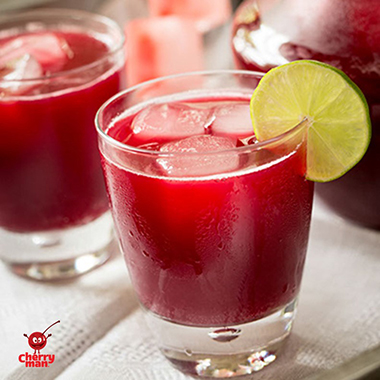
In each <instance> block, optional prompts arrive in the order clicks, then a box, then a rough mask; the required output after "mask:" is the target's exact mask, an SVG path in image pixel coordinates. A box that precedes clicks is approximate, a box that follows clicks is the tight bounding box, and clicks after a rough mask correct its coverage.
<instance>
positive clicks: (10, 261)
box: [0, 212, 114, 281]
mask: <svg viewBox="0 0 380 380" xmlns="http://www.w3.org/2000/svg"><path fill="white" fill-rule="evenodd" d="M113 238H114V236H113V230H112V220H111V217H110V215H109V213H108V212H107V213H106V214H104V215H102V216H101V217H100V218H98V219H96V220H95V221H93V222H91V223H88V224H86V225H84V226H80V227H76V228H71V229H65V230H58V231H49V232H39V233H32V234H20V233H11V232H8V231H4V230H0V240H1V241H2V243H4V244H2V245H1V248H0V258H1V259H2V260H3V262H4V263H5V264H6V265H7V266H8V267H9V268H10V270H11V271H13V272H14V273H16V274H17V275H20V276H23V277H28V278H31V279H34V280H40V281H53V280H63V279H69V278H73V277H76V276H79V275H82V274H84V273H87V272H88V271H90V270H92V269H95V268H97V267H99V266H100V265H102V264H104V263H105V262H106V261H107V260H108V259H109V257H110V256H111V252H112V249H111V246H113V244H112V242H113Z"/></svg>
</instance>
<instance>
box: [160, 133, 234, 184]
mask: <svg viewBox="0 0 380 380" xmlns="http://www.w3.org/2000/svg"><path fill="white" fill-rule="evenodd" d="M233 148H235V143H234V141H232V140H231V139H229V138H226V137H218V136H212V135H202V136H192V137H188V138H186V139H182V140H178V141H175V142H170V143H166V144H164V145H162V146H161V148H160V151H161V152H163V153H178V152H180V153H183V154H181V155H173V156H168V157H163V158H159V159H157V163H158V164H159V166H160V167H161V168H162V169H163V170H164V173H165V174H166V175H168V176H172V177H191V176H206V175H211V174H217V173H227V172H230V171H232V170H236V169H237V168H238V166H239V156H238V154H237V153H235V152H231V151H230V152H224V153H222V154H218V153H217V152H221V151H226V150H230V149H233ZM208 152H214V153H212V154H204V153H208ZM196 153H199V154H196ZM202 153H203V154H202Z"/></svg>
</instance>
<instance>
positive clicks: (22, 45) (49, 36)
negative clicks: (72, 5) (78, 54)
mask: <svg viewBox="0 0 380 380" xmlns="http://www.w3.org/2000/svg"><path fill="white" fill-rule="evenodd" d="M25 54H29V55H31V56H32V57H33V58H34V59H35V60H37V61H38V63H39V64H40V65H41V67H42V69H43V70H44V72H58V71H60V70H61V69H62V68H63V66H64V65H65V63H66V62H67V60H68V59H70V58H72V56H73V52H72V50H71V49H70V47H69V45H68V44H67V42H66V41H65V40H64V38H62V37H58V36H57V35H55V34H53V33H35V34H30V35H29V34H26V35H22V36H19V37H16V38H13V39H11V40H10V41H9V42H7V43H5V44H3V45H0V66H5V65H7V64H8V62H10V61H12V60H14V59H16V58H18V57H20V56H24V55H25Z"/></svg>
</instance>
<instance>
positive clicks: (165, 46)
mask: <svg viewBox="0 0 380 380" xmlns="http://www.w3.org/2000/svg"><path fill="white" fill-rule="evenodd" d="M125 34H126V49H127V80H128V85H129V86H131V85H134V84H137V83H140V82H143V81H146V80H149V79H154V78H158V77H161V76H165V75H170V74H178V73H181V72H188V71H197V70H202V69H203V46H202V36H201V34H200V33H199V32H198V31H197V30H196V29H195V27H194V25H193V23H191V22H189V21H187V20H182V19H180V18H178V17H175V16H169V17H152V18H144V19H134V20H132V21H130V22H129V23H128V24H127V25H126V27H125Z"/></svg>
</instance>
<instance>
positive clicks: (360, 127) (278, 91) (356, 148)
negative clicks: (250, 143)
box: [251, 60, 371, 182]
mask: <svg viewBox="0 0 380 380" xmlns="http://www.w3.org/2000/svg"><path fill="white" fill-rule="evenodd" d="M251 118H252V122H253V128H254V132H255V135H256V137H257V139H258V140H259V141H265V140H268V139H271V138H273V137H275V136H279V135H281V134H283V133H285V132H287V131H289V130H291V129H292V128H294V127H295V126H296V125H297V124H298V123H299V122H300V121H301V120H303V119H304V118H307V120H308V121H309V126H308V131H307V172H306V178H307V179H310V180H312V181H315V182H327V181H331V180H333V179H336V178H339V177H340V176H342V175H343V174H345V173H346V172H347V171H348V170H350V169H351V168H352V167H353V166H355V165H356V164H357V163H358V162H359V161H360V159H361V158H362V157H363V155H364V154H365V152H366V150H367V148H368V145H369V141H370V137H371V124H370V117H369V109H368V105H367V102H366V100H365V97H364V95H363V93H362V92H361V91H360V89H359V88H358V87H357V86H356V84H355V83H353V82H352V81H351V80H350V79H349V78H348V77H347V76H346V75H345V74H344V73H343V72H342V71H340V70H338V69H336V68H334V67H332V66H329V65H326V64H324V63H320V62H316V61H306V60H303V61H294V62H291V63H288V64H285V65H282V66H279V67H277V68H275V69H272V70H271V71H269V72H268V73H267V74H266V75H265V76H264V77H263V79H262V80H261V81H260V83H259V85H258V87H257V88H256V90H255V91H254V94H253V96H252V99H251Z"/></svg>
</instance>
